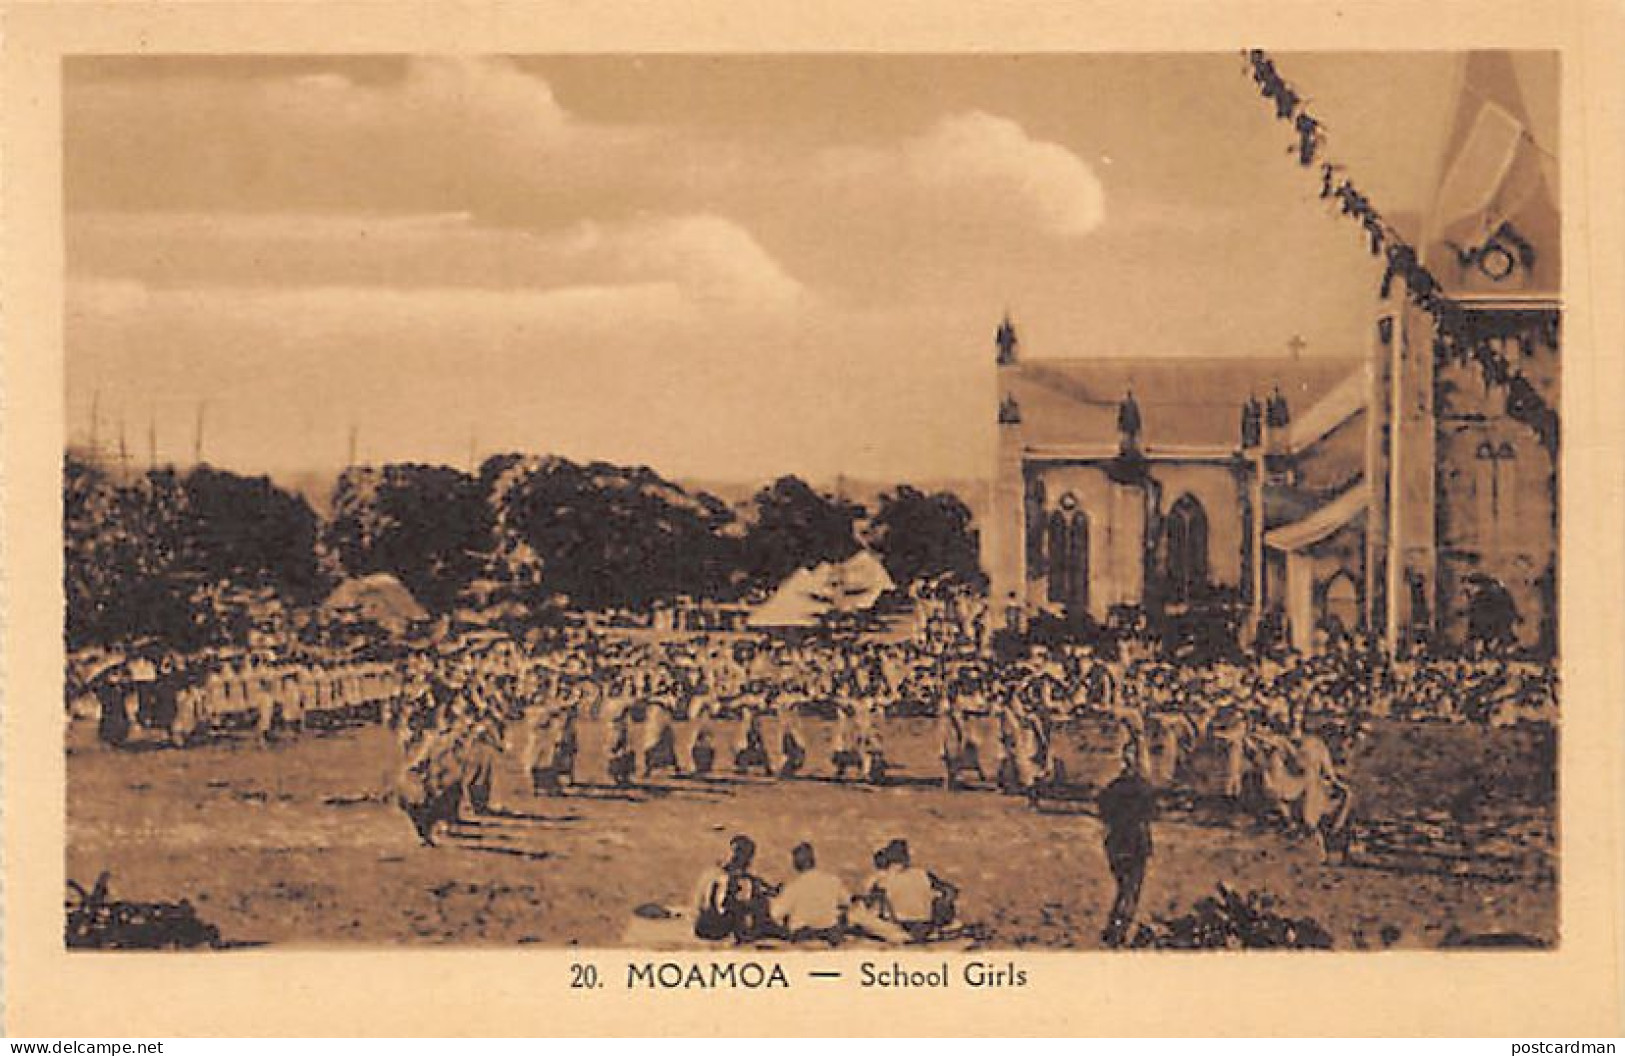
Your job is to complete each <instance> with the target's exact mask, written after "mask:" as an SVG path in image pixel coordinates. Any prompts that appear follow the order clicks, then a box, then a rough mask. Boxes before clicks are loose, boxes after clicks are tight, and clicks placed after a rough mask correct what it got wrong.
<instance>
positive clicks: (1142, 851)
mask: <svg viewBox="0 0 1625 1056" xmlns="http://www.w3.org/2000/svg"><path fill="white" fill-rule="evenodd" d="M1156 813H1157V800H1156V793H1155V792H1153V791H1152V788H1151V785H1150V783H1149V782H1148V781H1146V779H1145V774H1144V773H1143V771H1142V767H1141V759H1140V751H1139V748H1138V746H1137V745H1135V744H1133V743H1130V744H1127V745H1124V746H1123V769H1122V772H1121V773H1119V774H1118V775H1117V776H1116V777H1115V778H1113V779H1112V781H1111V783H1110V784H1108V785H1107V786H1106V787H1105V788H1103V789H1101V791H1100V821H1101V824H1103V825H1104V826H1105V828H1106V839H1105V843H1106V862H1107V864H1109V865H1110V866H1111V871H1112V878H1113V879H1114V880H1116V881H1117V898H1116V899H1115V900H1114V901H1113V902H1112V912H1111V918H1110V919H1109V920H1108V921H1107V923H1106V930H1105V931H1104V932H1102V933H1101V936H1100V937H1101V939H1103V940H1104V941H1105V943H1106V945H1108V946H1111V947H1118V946H1121V945H1123V943H1124V941H1126V940H1127V938H1128V929H1129V925H1130V924H1132V923H1133V922H1134V912H1135V910H1136V909H1137V908H1138V907H1139V904H1140V887H1141V885H1143V884H1144V883H1145V869H1146V866H1147V865H1148V864H1149V863H1150V861H1151V819H1152V818H1153V817H1155V816H1156Z"/></svg>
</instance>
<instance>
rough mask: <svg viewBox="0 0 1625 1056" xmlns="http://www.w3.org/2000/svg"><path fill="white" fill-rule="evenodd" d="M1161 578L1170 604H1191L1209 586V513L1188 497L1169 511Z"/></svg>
mask: <svg viewBox="0 0 1625 1056" xmlns="http://www.w3.org/2000/svg"><path fill="white" fill-rule="evenodd" d="M1162 574H1163V583H1164V584H1165V586H1166V587H1167V591H1168V600H1170V601H1190V600H1191V599H1192V598H1194V597H1195V596H1196V595H1197V594H1199V593H1200V592H1201V589H1202V587H1203V586H1204V585H1205V584H1206V583H1207V579H1208V568H1207V511H1206V510H1204V509H1202V504H1201V503H1200V502H1199V501H1197V499H1196V498H1195V497H1194V496H1192V495H1190V494H1188V493H1187V494H1185V495H1181V496H1180V497H1179V499H1178V501H1176V502H1175V503H1174V505H1173V508H1172V509H1170V510H1169V511H1168V519H1167V521H1166V522H1165V524H1164V528H1163V569H1162Z"/></svg>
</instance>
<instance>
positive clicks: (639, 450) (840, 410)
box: [63, 53, 1457, 481]
mask: <svg viewBox="0 0 1625 1056" xmlns="http://www.w3.org/2000/svg"><path fill="white" fill-rule="evenodd" d="M1277 61H1278V64H1279V66H1280V68H1281V70H1282V72H1283V73H1284V74H1285V75H1286V76H1287V77H1288V79H1289V80H1291V81H1292V82H1293V83H1294V84H1296V85H1298V86H1299V87H1300V89H1301V90H1302V91H1303V92H1304V94H1305V95H1307V96H1308V97H1309V98H1310V99H1311V100H1312V101H1313V104H1314V106H1315V108H1316V111H1317V113H1318V114H1319V115H1320V116H1321V117H1322V118H1323V119H1325V120H1326V122H1327V126H1328V136H1329V144H1330V148H1331V151H1332V153H1333V154H1335V155H1338V156H1339V157H1340V158H1342V159H1346V160H1348V161H1349V163H1350V167H1351V171H1353V172H1355V173H1357V174H1358V176H1359V178H1360V182H1361V184H1362V187H1363V188H1365V189H1366V190H1367V193H1368V194H1370V195H1371V197H1372V199H1373V200H1374V201H1375V202H1377V203H1378V204H1379V206H1380V207H1382V208H1383V209H1384V211H1385V213H1389V214H1393V215H1398V214H1399V213H1401V212H1402V211H1404V210H1407V209H1415V208H1418V207H1419V206H1420V201H1419V199H1418V194H1419V193H1420V192H1419V190H1418V188H1421V187H1423V186H1426V185H1427V179H1428V175H1429V173H1430V172H1431V171H1432V169H1431V168H1430V166H1434V165H1436V163H1437V156H1438V152H1439V150H1440V149H1441V148H1442V142H1441V138H1442V135H1443V130H1444V122H1445V117H1446V115H1447V112H1448V110H1449V109H1450V104H1451V101H1452V98H1453V96H1452V91H1451V86H1452V83H1453V82H1452V78H1453V77H1454V76H1455V71H1456V69H1457V58H1456V57H1454V56H1451V55H1448V54H1444V53H1418V54H1415V55H1284V56H1277ZM1291 142H1292V136H1291V133H1290V130H1289V129H1288V128H1287V126H1286V125H1284V124H1282V123H1279V122H1277V121H1275V120H1273V117H1272V110H1271V108H1270V106H1269V104H1267V103H1266V102H1265V101H1264V100H1262V99H1261V98H1260V97H1259V95H1258V93H1257V91H1256V88H1255V86H1254V85H1253V83H1252V82H1251V80H1250V79H1249V77H1248V76H1247V73H1246V70H1245V68H1244V64H1243V62H1242V59H1241V58H1240V56H1238V55H1236V54H1233V53H1226V54H1208V55H1143V56H1129V55H1097V56H1089V55H1046V56H957V57H950V56H884V55H877V56H801V57H787V56H772V57H751V56H730V57H705V56H660V57H638V56H573V57H535V56H524V57H448V56H423V57H390V56H365V57H309V58H306V57H261V58H250V57H233V58H202V57H191V58H188V57H140V58H130V57H117V58H115V57H103V58H74V59H70V60H68V62H67V64H66V68H65V82H64V158H63V164H64V180H65V195H66V216H65V220H64V223H65V232H64V234H65V239H66V247H67V259H68V282H67V304H66V318H65V322H66V340H67V357H66V375H67V377H66V383H67V385H66V400H67V415H68V422H69V429H70V438H71V439H72V440H73V441H75V442H81V443H82V442H84V441H85V440H86V439H87V438H88V436H89V434H90V430H91V420H92V407H93V405H94V407H95V408H96V409H97V414H96V418H97V421H98V437H99V440H100V442H101V443H102V444H103V445H104V446H110V445H113V444H116V437H117V434H118V432H119V429H120V423H121V422H122V423H123V429H124V431H125V433H126V435H127V437H128V444H129V447H130V449H131V452H132V457H133V458H136V459H139V460H144V459H145V458H146V455H147V444H148V431H149V426H150V428H151V431H152V433H153V435H154V437H155V439H156V448H157V454H158V458H159V460H160V461H169V460H174V461H177V462H182V463H185V462H188V461H190V459H191V457H192V445H193V441H194V431H195V429H196V423H197V420H198V418H199V415H200V408H201V417H202V420H203V448H204V455H205V458H206V460H207V461H209V462H211V463H213V464H215V465H218V466H224V467H227V468H231V469H236V470H239V471H244V472H255V473H258V472H271V473H273V474H283V475H285V474H290V473H296V472H301V471H323V472H326V471H331V470H333V469H336V468H337V467H338V466H340V465H341V464H342V463H343V462H344V461H345V460H346V458H347V454H348V449H349V445H350V441H351V436H352V433H353V436H354V438H355V443H356V447H357V452H358V455H359V458H360V459H361V460H362V461H366V462H374V463H376V462H385V461H432V462H445V463H449V464H454V465H466V464H467V463H468V462H469V460H470V455H471V453H472V454H473V455H474V457H476V458H479V457H483V456H485V455H489V454H492V453H495V452H498V451H509V450H523V451H533V452H545V453H556V454H561V455H565V456H567V457H572V458H577V459H594V458H596V459H606V460H611V461H617V462H623V463H632V464H649V465H652V466H654V467H655V468H657V469H659V470H661V471H662V472H665V473H667V474H668V475H671V476H678V477H684V478H699V479H707V480H718V481H723V480H728V481H753V480H762V479H767V478H771V477H774V476H777V475H779V474H781V473H789V472H794V473H801V474H803V475H806V476H809V477H812V478H815V479H820V480H828V479H830V478H833V477H834V476H836V475H837V474H846V475H849V476H854V477H861V478H865V479H874V480H938V479H964V478H968V477H980V476H986V475H989V474H990V473H991V468H992V462H991V459H992V447H991V445H992V443H993V441H994V436H995V427H994V424H993V423H994V406H995V403H996V393H995V387H994V379H993V345H992V339H993V331H994V328H995V326H996V325H997V323H998V321H999V318H1000V316H1001V315H1002V314H1003V313H1004V312H1006V311H1008V312H1010V313H1011V315H1012V316H1013V318H1014V319H1015V321H1016V324H1017V326H1018V328H1019V329H1020V331H1021V334H1022V338H1023V346H1024V354H1026V355H1028V356H1031V357H1034V358H1043V357H1049V356H1114V357H1115V356H1154V357H1162V356H1181V355H1188V356H1234V357H1237V358H1238V359H1241V358H1246V357H1258V356H1279V355H1283V354H1286V353H1287V350H1288V347H1289V342H1291V341H1292V339H1293V338H1294V337H1301V338H1302V339H1303V344H1302V346H1301V348H1302V354H1303V355H1306V356H1312V355H1344V356H1347V355H1356V354H1360V353H1362V352H1363V351H1364V350H1365V347H1366V346H1365V342H1366V340H1367V334H1368V333H1369V329H1370V320H1371V319H1372V317H1373V313H1374V311H1375V303H1376V302H1375V299H1374V298H1375V292H1374V291H1375V284H1376V278H1377V276H1378V274H1379V272H1378V270H1377V268H1376V265H1375V264H1374V263H1373V262H1372V260H1371V258H1370V257H1369V256H1368V255H1367V254H1366V252H1365V250H1364V248H1363V246H1362V242H1361V239H1360V237H1359V234H1358V231H1357V229H1356V228H1355V227H1354V226H1353V225H1351V224H1349V223H1348V222H1346V221H1343V220H1339V219H1336V218H1334V216H1333V215H1332V213H1331V211H1330V210H1329V209H1328V207H1327V205H1326V203H1324V202H1322V201H1320V200H1319V197H1318V191H1319V179H1318V176H1317V174H1316V173H1315V172H1314V171H1313V170H1307V169H1303V168H1300V167H1299V166H1298V165H1297V163H1296V161H1295V160H1294V159H1293V158H1292V156H1291V155H1290V154H1289V152H1288V147H1289V145H1290V144H1291Z"/></svg>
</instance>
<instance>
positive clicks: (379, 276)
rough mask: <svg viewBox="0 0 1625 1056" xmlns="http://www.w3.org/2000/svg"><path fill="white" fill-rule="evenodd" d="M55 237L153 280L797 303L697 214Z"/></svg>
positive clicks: (250, 226) (786, 281) (211, 226)
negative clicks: (667, 292) (560, 223)
mask: <svg viewBox="0 0 1625 1056" xmlns="http://www.w3.org/2000/svg"><path fill="white" fill-rule="evenodd" d="M67 240H68V250H69V252H68V259H69V269H70V271H71V272H72V273H73V274H75V275H77V276H83V277H93V278H98V279H108V278H127V279H131V280H134V281H136V282H139V283H144V284H148V285H151V286H154V287H159V288H185V287H243V288H259V287H272V288H284V289H286V288H292V287H309V288H320V287H334V288H364V287H378V288H388V289H399V290H417V289H433V288H482V289H489V290H494V291H505V290H513V291H521V292H527V293H529V292H539V291H548V290H555V289H560V288H570V287H592V288H605V289H613V288H615V287H620V286H647V285H651V284H654V285H668V286H670V287H671V288H672V289H674V290H677V291H680V293H681V294H682V296H683V297H684V298H685V299H686V300H687V301H688V302H690V303H692V304H694V305H696V306H700V305H703V306H707V307H713V308H714V307H718V306H720V307H724V308H728V309H730V310H734V311H741V312H750V313H757V314H762V313H769V312H781V311H787V310H790V309H793V308H795V307H796V306H798V305H800V304H803V303H804V302H805V301H806V298H807V293H806V291H805V290H804V288H803V287H802V285H801V283H800V282H798V281H797V280H796V279H795V277H793V276H792V275H790V274H789V272H788V271H787V270H786V269H785V268H784V267H783V265H781V264H780V263H779V261H778V260H776V259H775V258H774V257H773V256H772V255H771V254H770V253H768V252H767V250H766V249H764V248H763V247H762V245H761V244H760V243H759V242H758V241H757V240H756V238H755V237H754V236H753V235H752V234H751V232H750V231H748V230H746V229H745V228H744V227H743V226H742V225H740V224H739V223H737V222H735V221H734V220H732V219H729V218H727V217H723V216H719V215H716V214H710V213H694V214H685V215H680V216H652V217H635V218H632V219H628V220H616V221H590V220H584V221H580V222H578V223H577V224H575V225H573V226H571V227H569V228H565V229H563V230H561V231H557V232H537V231H530V230H525V229H517V228H507V227H491V226H487V225H482V224H478V223H475V222H474V221H473V220H472V219H471V218H470V216H469V215H468V214H467V213H437V214H411V215H399V216H366V215H353V214H352V215H320V214H317V215H311V214H303V215H291V216H289V215H273V214H199V213H187V214H166V213H93V214H82V215H79V216H74V217H71V218H70V219H69V222H68V227H67ZM98 288H101V289H105V288H109V287H106V284H103V286H101V287H98ZM98 296H109V294H107V293H105V292H104V293H102V294H99V295H98Z"/></svg>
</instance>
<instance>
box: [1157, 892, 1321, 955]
mask: <svg viewBox="0 0 1625 1056" xmlns="http://www.w3.org/2000/svg"><path fill="white" fill-rule="evenodd" d="M1130 945H1131V946H1132V947H1133V948H1135V949H1153V950H1268V949H1286V950H1329V949H1331V948H1332V936H1331V933H1330V932H1328V931H1327V930H1326V929H1325V928H1324V927H1322V926H1321V924H1320V922H1319V921H1317V920H1315V919H1314V918H1313V917H1288V916H1283V915H1282V914H1280V913H1277V912H1275V898H1274V896H1272V895H1269V894H1260V893H1259V892H1257V891H1249V892H1247V893H1246V894H1245V895H1241V894H1238V893H1237V892H1236V891H1234V890H1233V889H1231V888H1230V887H1229V886H1227V885H1225V884H1220V885H1219V886H1218V893H1217V894H1216V895H1209V896H1208V897H1207V898H1204V899H1202V900H1201V901H1199V902H1197V903H1196V905H1195V906H1194V907H1193V908H1192V910H1191V912H1189V913H1186V914H1184V915H1183V916H1179V917H1174V918H1173V919H1171V920H1166V919H1163V918H1161V917H1159V918H1157V919H1156V921H1155V923H1154V925H1150V924H1141V925H1140V927H1139V928H1138V930H1137V931H1136V932H1135V934H1134V937H1133V939H1132V941H1131V942H1130Z"/></svg>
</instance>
